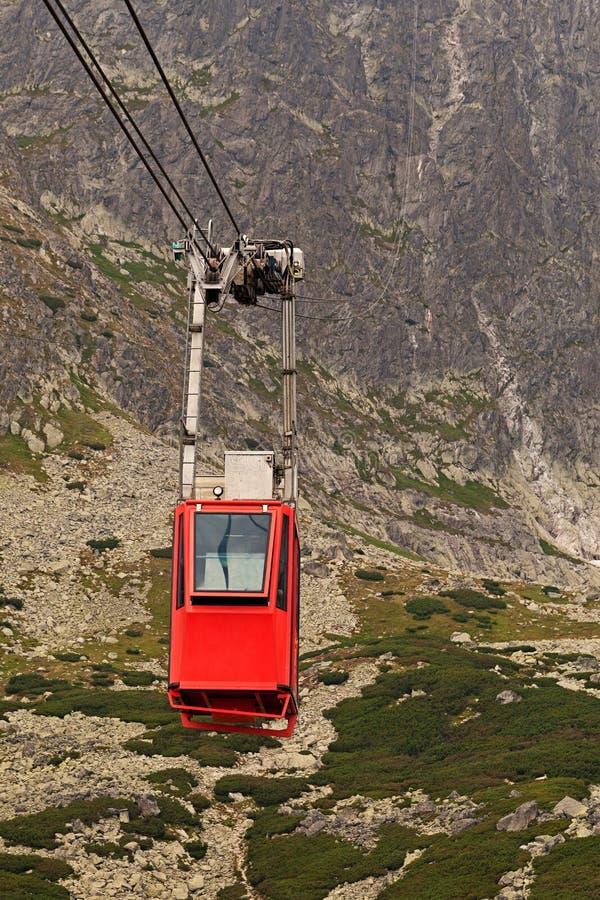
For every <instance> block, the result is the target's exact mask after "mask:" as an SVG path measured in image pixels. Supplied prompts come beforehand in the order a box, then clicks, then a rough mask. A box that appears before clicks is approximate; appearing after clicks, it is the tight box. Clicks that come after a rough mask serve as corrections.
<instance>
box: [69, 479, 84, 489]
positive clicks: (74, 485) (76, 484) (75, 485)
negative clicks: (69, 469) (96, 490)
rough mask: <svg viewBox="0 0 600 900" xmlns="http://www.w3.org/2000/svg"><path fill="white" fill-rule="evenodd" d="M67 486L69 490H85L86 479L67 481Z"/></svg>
mask: <svg viewBox="0 0 600 900" xmlns="http://www.w3.org/2000/svg"><path fill="white" fill-rule="evenodd" d="M65 487H66V489H67V490H68V491H85V488H86V482H85V481H79V480H77V481H67V483H66V484H65Z"/></svg>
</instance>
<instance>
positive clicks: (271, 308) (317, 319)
mask: <svg viewBox="0 0 600 900" xmlns="http://www.w3.org/2000/svg"><path fill="white" fill-rule="evenodd" d="M299 299H301V298H300V297H296V300H299ZM255 306H257V307H258V309H267V310H268V311H269V312H274V313H279V314H281V309H278V308H277V307H276V306H265V305H264V304H263V303H256V304H255ZM296 316H297V318H299V319H313V320H314V321H315V322H345V321H346V320H347V319H346V316H339V317H337V316H308V315H306V313H299V312H297V313H296Z"/></svg>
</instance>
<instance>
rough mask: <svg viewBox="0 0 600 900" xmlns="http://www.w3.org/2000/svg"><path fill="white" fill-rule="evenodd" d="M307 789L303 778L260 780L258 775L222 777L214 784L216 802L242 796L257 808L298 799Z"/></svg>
mask: <svg viewBox="0 0 600 900" xmlns="http://www.w3.org/2000/svg"><path fill="white" fill-rule="evenodd" d="M306 788H307V783H306V779H304V778H261V777H260V776H258V775H224V776H223V777H222V778H219V780H218V781H217V783H216V784H215V797H216V798H217V800H223V801H225V802H227V801H229V799H230V798H229V794H244V795H245V796H247V797H252V799H253V800H254V801H255V802H256V803H257V804H258V805H259V806H278V805H279V804H280V803H284V802H285V801H286V800H290V799H291V798H292V797H299V796H300V794H302V793H303V792H304V791H305V790H306Z"/></svg>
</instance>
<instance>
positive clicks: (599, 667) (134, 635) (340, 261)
mask: <svg viewBox="0 0 600 900" xmlns="http://www.w3.org/2000/svg"><path fill="white" fill-rule="evenodd" d="M65 5H67V6H68V8H69V10H70V11H71V12H72V13H73V15H74V17H75V19H76V22H77V24H78V26H79V27H80V28H81V29H82V31H83V32H84V33H85V35H86V36H87V37H88V39H89V40H90V43H91V44H92V45H93V48H94V50H95V51H96V52H97V54H98V56H99V57H100V59H101V61H102V63H103V65H104V66H105V68H106V70H107V72H108V73H109V74H110V76H111V78H112V79H113V81H114V84H115V85H116V86H117V87H118V88H119V90H120V92H121V93H122V96H123V99H124V100H125V101H126V102H127V104H128V106H129V108H130V110H131V111H132V112H133V113H134V115H135V117H136V119H137V121H138V122H139V124H140V125H141V127H142V128H143V129H144V131H145V133H146V134H147V136H148V138H149V139H150V141H151V143H152V145H153V147H154V148H155V150H156V151H157V153H158V154H159V155H160V158H161V160H162V161H163V162H164V164H165V166H166V168H167V169H168V171H169V172H170V173H171V174H172V175H173V178H174V180H175V181H176V182H177V184H178V186H179V188H180V190H182V191H183V192H184V193H185V195H186V198H187V200H188V203H189V205H190V207H191V208H192V209H194V210H197V212H198V218H199V221H200V222H201V223H204V222H205V221H206V220H207V219H208V218H209V217H212V218H213V219H214V222H215V228H216V233H217V236H218V239H219V241H220V242H221V243H222V244H223V245H227V244H228V242H229V241H230V240H231V239H232V237H233V236H234V235H233V233H232V228H231V226H230V224H229V223H228V221H227V218H226V216H225V215H224V213H223V210H222V209H221V208H220V205H219V202H218V198H217V197H216V196H215V193H214V191H213V189H212V187H211V185H210V183H209V181H208V179H207V177H206V175H205V173H204V171H203V168H202V166H201V164H200V162H199V160H198V158H197V157H196V155H195V153H194V151H193V148H192V147H191V146H190V143H189V141H188V140H187V138H186V135H185V133H184V131H183V129H182V127H181V126H180V123H179V122H178V119H177V117H176V115H175V112H174V110H173V108H172V107H171V105H170V103H169V101H168V97H167V96H166V94H165V91H164V89H163V87H162V85H161V83H160V81H159V78H158V76H157V74H156V72H155V71H154V69H153V67H152V65H151V62H150V61H149V59H148V57H147V55H146V53H145V51H144V49H143V46H142V44H141V41H140V38H139V36H138V35H137V33H136V31H135V29H134V27H133V25H132V23H131V21H130V19H129V17H128V13H127V10H126V7H125V4H123V3H120V2H117V0H95V2H91V0H69V2H68V3H67V4H65ZM137 7H139V9H138V12H139V14H140V16H141V17H142V19H143V22H144V25H145V26H146V28H147V31H148V34H149V37H150V40H151V41H152V44H153V45H154V47H155V48H156V50H157V53H158V55H159V57H160V59H161V61H162V62H163V64H164V66H165V68H166V70H167V73H168V75H169V78H170V80H171V82H172V84H173V87H174V89H175V90H176V92H177V95H178V96H179V97H180V98H181V102H182V104H183V106H184V108H185V110H186V114H187V115H188V117H189V120H190V122H191V124H192V126H193V128H194V131H195V133H196V134H197V135H198V139H199V141H200V144H201V146H202V148H203V150H204V152H205V153H206V155H207V157H208V158H209V160H210V164H211V166H212V168H213V170H214V172H215V173H216V175H217V178H218V180H219V183H220V184H221V186H222V187H223V190H224V192H225V195H226V197H227V199H228V202H229V203H230V205H231V208H232V210H233V212H234V215H235V217H236V219H237V220H238V221H239V223H240V225H241V227H242V229H243V230H244V231H247V232H248V233H249V234H251V235H254V236H258V237H277V238H286V237H290V238H292V239H293V241H294V242H295V243H296V244H298V245H299V246H301V247H302V248H303V249H304V251H305V257H306V261H307V268H308V274H307V279H306V283H305V284H304V285H303V286H302V287H301V288H300V290H299V293H300V295H301V299H300V301H299V307H298V311H299V318H298V328H299V335H298V344H299V357H300V359H299V384H298V392H299V418H300V423H299V425H300V446H301V454H300V456H301V473H300V475H301V492H302V495H301V509H300V514H301V530H302V541H303V544H302V546H303V566H302V589H301V597H302V604H301V616H302V618H301V629H300V630H301V653H302V654H305V655H304V657H303V659H302V664H301V673H300V698H301V710H300V717H299V721H298V724H297V727H296V731H295V733H294V736H293V737H292V738H291V739H290V740H289V741H287V742H283V741H277V740H274V739H272V738H268V737H263V736H262V735H261V736H258V737H257V738H256V740H255V739H254V738H251V739H248V740H247V739H246V737H245V736H220V735H212V736H210V735H209V736H201V735H199V734H198V733H194V734H193V735H192V736H190V735H189V734H188V733H187V732H184V730H183V729H182V728H181V727H180V726H179V723H178V721H177V720H176V716H175V714H174V713H173V711H172V710H170V709H169V708H168V706H167V703H166V698H165V696H164V695H165V679H166V673H167V643H168V637H167V635H168V618H169V610H168V597H169V585H170V572H169V569H170V562H169V560H168V556H169V553H170V547H169V544H170V536H171V517H172V509H173V506H174V504H175V502H176V490H177V440H176V432H177V421H178V417H179V413H180V402H181V379H182V374H183V352H184V342H185V323H186V306H187V298H186V273H185V271H184V270H183V269H182V268H180V267H177V266H175V265H174V263H173V262H172V261H171V259H170V256H169V251H168V248H169V247H170V243H171V240H173V239H177V238H179V237H181V236H182V235H181V227H180V225H179V223H177V221H176V220H175V218H174V217H173V216H172V214H171V212H170V211H169V209H168V206H167V204H166V203H164V202H163V201H162V200H161V197H160V195H159V194H158V192H157V191H156V189H155V187H154V185H153V184H152V182H151V180H150V179H149V177H148V175H147V173H146V172H145V170H144V168H143V166H142V165H141V164H140V163H139V161H137V160H136V158H135V156H134V154H133V153H132V151H131V149H130V148H129V146H128V145H127V143H126V141H125V139H124V137H123V135H122V134H121V133H120V132H119V131H118V130H117V128H116V126H115V124H114V122H113V121H112V119H111V117H110V115H109V113H108V112H107V111H106V109H105V108H104V107H103V106H102V105H101V102H100V100H99V99H98V98H97V96H96V95H95V93H94V92H93V88H92V87H91V85H90V84H89V83H88V81H87V80H86V77H85V75H84V74H83V72H82V71H81V70H80V67H79V64H78V63H77V61H76V60H75V59H74V58H73V56H72V54H71V52H70V50H69V49H68V47H66V45H65V43H64V41H63V40H62V38H61V37H60V35H59V34H58V32H57V29H56V27H55V25H54V23H53V22H52V20H51V18H50V16H49V15H48V13H47V11H46V10H45V8H44V5H43V4H40V3H35V4H34V3H28V2H24V0H0V60H1V61H2V62H1V63H0V71H1V78H0V111H1V115H0V153H1V156H2V162H1V164H0V340H1V349H0V488H1V490H2V497H3V502H2V504H0V649H1V651H2V652H1V653H0V685H1V689H2V693H1V696H0V773H1V775H2V777H1V778H0V799H1V803H0V895H3V896H4V895H6V896H25V895H27V896H30V895H37V896H43V897H45V898H46V897H47V898H49V900H54V898H63V900H64V898H66V897H68V896H69V897H73V898H79V897H80V898H82V900H100V898H105V897H114V898H118V900H120V898H123V900H125V898H130V897H139V898H147V897H157V898H168V900H186V898H195V897H207V898H213V897H218V898H219V900H243V898H259V897H273V898H282V900H283V898H286V897H294V898H295V897H298V896H301V897H302V898H307V900H312V898H314V900H319V898H325V897H326V898H328V900H354V898H361V900H364V898H373V900H374V898H376V897H415V898H418V897H424V896H435V897H436V898H440V900H463V898H464V897H466V896H472V897H480V898H483V897H488V898H491V897H494V898H495V900H524V898H525V897H530V898H533V900H545V898H548V897H555V896H559V895H561V896H562V894H560V892H561V891H564V885H565V884H569V885H570V886H571V885H572V886H573V896H578V897H579V896H581V897H587V896H589V897H596V896H599V895H600V882H599V881H598V873H597V866H596V865H595V863H594V861H595V859H596V853H597V850H598V844H599V842H600V789H599V788H598V787H597V785H598V783H600V766H599V764H598V753H597V746H598V739H599V737H600V734H599V728H598V716H597V703H598V699H599V697H600V643H599V641H598V638H597V630H598V620H599V618H600V612H599V609H598V601H599V599H600V566H599V565H598V563H599V562H600V507H599V502H598V485H599V478H600V466H599V445H598V421H599V417H598V412H599V408H598V397H597V383H598V357H597V352H596V346H597V343H598V341H597V337H598V327H599V320H598V304H597V281H598V278H597V266H598V263H597V253H596V246H597V243H598V241H597V237H598V234H597V233H598V230H599V225H598V219H597V216H596V196H597V193H598V190H597V187H598V185H597V182H598V180H599V175H600V172H599V163H598V154H597V144H598V111H597V108H598V102H599V99H598V98H599V97H600V86H599V85H598V78H599V77H600V66H599V61H598V58H597V57H598V53H599V51H598V46H599V41H598V37H599V35H598V17H597V15H596V10H595V7H594V5H593V4H592V2H591V0H560V2H551V0H539V2H537V3H535V4H531V3H529V4H526V3H523V2H517V0H514V2H513V0H497V2H495V0H414V3H411V2H408V3H394V2H391V0H372V2H369V3H367V2H362V0H334V2H332V3H323V2H316V0H309V2H299V0H290V2H286V3H278V2H277V0H265V2H261V0H252V2H250V0H244V2H242V0H225V2H220V3H217V2H214V0H207V2H202V3H197V2H191V0H181V2H178V3H176V4H172V3H171V4H168V3H167V2H165V0H152V2H147V3H145V4H141V3H139V4H136V8H137ZM264 305H266V306H267V307H270V308H269V309H263V308H260V307H257V308H245V307H239V306H235V305H234V302H233V300H231V301H230V302H228V303H227V305H226V306H225V308H224V310H223V311H222V312H221V313H219V314H212V313H210V314H209V316H208V325H207V335H208V337H207V353H206V360H205V362H206V370H205V374H204V378H205V382H204V384H205V402H204V405H203V417H202V429H203V440H202V444H201V451H200V452H201V466H203V467H206V468H207V469H209V470H211V469H212V470H214V469H218V468H219V467H220V466H221V465H222V456H223V451H224V450H225V449H227V448H234V447H237V448H242V449H244V448H250V449H255V448H257V447H272V446H273V445H274V444H275V445H277V443H278V432H279V428H280V413H279V402H280V399H279V394H280V379H281V376H280V368H281V365H280V360H279V335H278V327H279V321H278V314H277V299H276V298H266V300H265V303H264ZM566 690H568V691H569V694H568V695H566V694H565V691H566ZM565 698H566V699H565ZM374 761H376V764H374ZM475 826H476V827H475ZM274 860H276V865H275V864H274ZM458 861H459V862H460V864H457V863H458Z"/></svg>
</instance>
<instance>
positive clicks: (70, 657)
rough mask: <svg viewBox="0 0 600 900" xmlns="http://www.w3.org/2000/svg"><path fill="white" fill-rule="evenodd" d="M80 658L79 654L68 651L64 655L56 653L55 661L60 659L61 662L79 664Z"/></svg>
mask: <svg viewBox="0 0 600 900" xmlns="http://www.w3.org/2000/svg"><path fill="white" fill-rule="evenodd" d="M80 656H81V655H80V654H79V653H72V652H71V651H70V650H66V651H65V652H64V653H55V654H54V659H58V660H59V661H60V662H79V660H80Z"/></svg>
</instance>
